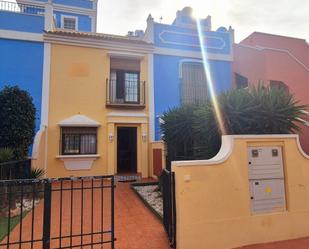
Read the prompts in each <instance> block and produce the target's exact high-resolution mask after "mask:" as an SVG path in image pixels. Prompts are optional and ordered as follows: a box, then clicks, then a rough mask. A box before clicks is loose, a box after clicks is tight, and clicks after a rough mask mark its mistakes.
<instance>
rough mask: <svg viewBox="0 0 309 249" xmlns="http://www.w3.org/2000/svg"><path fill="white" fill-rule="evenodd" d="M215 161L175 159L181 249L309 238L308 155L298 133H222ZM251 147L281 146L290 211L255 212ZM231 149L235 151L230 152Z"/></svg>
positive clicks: (174, 169) (179, 248)
mask: <svg viewBox="0 0 309 249" xmlns="http://www.w3.org/2000/svg"><path fill="white" fill-rule="evenodd" d="M224 141H225V142H226V143H225V145H224V146H223V148H222V150H221V152H220V153H219V154H218V155H217V156H216V157H215V158H214V159H211V160H204V161H187V162H186V161H183V162H173V163H172V169H173V171H174V172H175V182H176V185H175V188H176V215H177V249H192V248H211V249H227V248H235V247H239V246H243V245H248V244H256V243H263V242H270V241H278V240H286V239H293V238H299V237H304V236H309V222H308V220H309V157H308V156H306V155H305V154H302V153H301V152H300V150H299V148H298V137H296V136H294V135H287V136H280V135H278V136H277V135H275V136H268V137H267V136H262V137H261V136H243V137H241V136H234V137H233V136H224ZM248 146H281V147H282V150H283V160H284V171H285V185H286V186H285V187H286V200H287V211H286V212H278V213H272V214H259V215H251V207H250V193H249V180H248V158H247V147H248ZM229 151H231V154H229Z"/></svg>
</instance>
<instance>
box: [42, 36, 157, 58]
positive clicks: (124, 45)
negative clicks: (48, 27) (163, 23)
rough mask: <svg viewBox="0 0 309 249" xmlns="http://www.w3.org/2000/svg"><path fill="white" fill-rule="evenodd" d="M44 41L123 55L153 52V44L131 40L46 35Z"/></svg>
mask: <svg viewBox="0 0 309 249" xmlns="http://www.w3.org/2000/svg"><path fill="white" fill-rule="evenodd" d="M89 34H91V33H89ZM44 41H45V42H50V43H54V44H64V45H72V46H81V47H90V48H104V49H110V50H113V51H117V52H121V53H138V54H140V53H146V54H147V53H149V52H150V53H152V52H153V48H154V47H153V44H147V43H145V44H140V43H133V42H131V41H130V40H125V39H124V40H121V41H116V40H109V39H95V38H91V37H78V38H77V37H71V36H69V35H68V36H65V35H58V34H51V33H45V34H44Z"/></svg>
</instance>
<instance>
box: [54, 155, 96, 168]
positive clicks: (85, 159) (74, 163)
mask: <svg viewBox="0 0 309 249" xmlns="http://www.w3.org/2000/svg"><path fill="white" fill-rule="evenodd" d="M99 157H100V155H99V154H94V155H65V156H63V155H59V156H56V158H57V159H60V160H61V161H63V163H64V167H65V168H66V169H67V170H90V169H91V168H92V165H93V162H94V161H95V160H97V159H98V158H99Z"/></svg>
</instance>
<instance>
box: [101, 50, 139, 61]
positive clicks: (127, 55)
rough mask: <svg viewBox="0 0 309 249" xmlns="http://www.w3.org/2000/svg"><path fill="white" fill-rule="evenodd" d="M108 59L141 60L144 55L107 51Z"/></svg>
mask: <svg viewBox="0 0 309 249" xmlns="http://www.w3.org/2000/svg"><path fill="white" fill-rule="evenodd" d="M107 54H108V55H109V57H111V58H120V59H122V58H125V59H139V60H141V59H143V58H144V57H145V54H139V53H129V52H119V51H109V52H107Z"/></svg>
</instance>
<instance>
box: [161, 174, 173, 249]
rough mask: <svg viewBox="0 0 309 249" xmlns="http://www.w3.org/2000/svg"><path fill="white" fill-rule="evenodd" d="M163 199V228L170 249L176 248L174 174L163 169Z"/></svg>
mask: <svg viewBox="0 0 309 249" xmlns="http://www.w3.org/2000/svg"><path fill="white" fill-rule="evenodd" d="M160 185H161V191H162V197H163V226H164V228H165V231H166V233H167V236H168V239H169V242H170V246H171V248H174V249H175V248H176V198H175V173H174V172H171V171H169V170H166V169H164V170H163V171H162V173H161V176H160Z"/></svg>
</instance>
